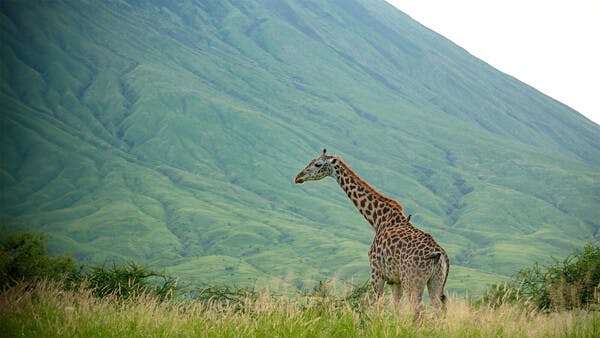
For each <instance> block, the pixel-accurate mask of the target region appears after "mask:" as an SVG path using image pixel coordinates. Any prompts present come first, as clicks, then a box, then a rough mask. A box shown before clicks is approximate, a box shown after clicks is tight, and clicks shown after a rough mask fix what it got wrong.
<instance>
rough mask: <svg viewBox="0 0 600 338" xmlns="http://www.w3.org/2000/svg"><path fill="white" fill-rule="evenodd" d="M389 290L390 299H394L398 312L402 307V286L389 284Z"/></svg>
mask: <svg viewBox="0 0 600 338" xmlns="http://www.w3.org/2000/svg"><path fill="white" fill-rule="evenodd" d="M390 288H391V289H392V297H393V298H394V305H395V306H396V309H397V310H400V308H401V307H402V285H401V284H398V283H396V284H390Z"/></svg>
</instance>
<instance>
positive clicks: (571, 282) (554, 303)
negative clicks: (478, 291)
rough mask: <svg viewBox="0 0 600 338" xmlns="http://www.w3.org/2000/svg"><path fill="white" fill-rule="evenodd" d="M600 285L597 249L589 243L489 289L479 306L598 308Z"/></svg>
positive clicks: (519, 273) (599, 265)
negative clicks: (509, 304)
mask: <svg viewBox="0 0 600 338" xmlns="http://www.w3.org/2000/svg"><path fill="white" fill-rule="evenodd" d="M598 286H600V246H599V245H598V243H589V244H587V245H586V246H585V247H584V248H583V249H578V250H574V251H573V252H572V253H571V254H569V255H568V256H567V257H566V258H564V259H563V260H562V261H560V260H557V259H554V262H553V263H552V264H551V265H550V266H548V267H545V268H544V267H542V266H540V264H539V263H537V262H536V263H534V264H533V266H532V267H530V268H526V269H522V270H520V271H519V272H518V273H517V274H515V275H514V276H513V277H512V280H511V281H509V282H508V283H506V284H503V285H502V284H497V285H494V286H492V287H491V288H489V289H488V290H487V291H486V292H485V293H484V295H483V296H482V297H481V298H480V299H479V303H484V304H490V305H493V306H499V305H502V304H504V303H516V302H519V303H528V304H531V305H533V306H534V307H536V308H538V309H540V310H550V309H574V308H589V307H592V306H597V303H598V292H599V291H598Z"/></svg>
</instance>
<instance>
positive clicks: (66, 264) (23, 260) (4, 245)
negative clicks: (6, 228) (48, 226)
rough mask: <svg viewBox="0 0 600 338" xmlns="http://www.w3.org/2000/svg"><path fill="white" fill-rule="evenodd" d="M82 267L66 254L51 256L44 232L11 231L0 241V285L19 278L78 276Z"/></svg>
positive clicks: (10, 283)
mask: <svg viewBox="0 0 600 338" xmlns="http://www.w3.org/2000/svg"><path fill="white" fill-rule="evenodd" d="M80 273H81V267H80V266H79V267H78V266H77V264H76V262H75V260H74V259H73V258H72V257H70V256H67V255H61V256H56V257H50V256H48V250H47V249H46V239H45V238H44V236H43V235H42V234H34V233H29V232H22V233H10V234H8V236H7V237H6V238H5V239H4V240H2V242H1V244H0V287H2V288H4V287H7V286H11V285H14V284H15V283H16V282H18V281H20V280H27V281H36V280H40V279H44V278H46V279H54V280H59V279H68V280H70V279H78V278H79V274H80Z"/></svg>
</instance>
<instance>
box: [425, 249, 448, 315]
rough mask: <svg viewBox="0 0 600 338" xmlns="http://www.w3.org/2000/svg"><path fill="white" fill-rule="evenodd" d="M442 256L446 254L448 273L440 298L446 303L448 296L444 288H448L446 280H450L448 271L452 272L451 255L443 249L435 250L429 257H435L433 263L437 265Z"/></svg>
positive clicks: (445, 260) (445, 261) (445, 276)
mask: <svg viewBox="0 0 600 338" xmlns="http://www.w3.org/2000/svg"><path fill="white" fill-rule="evenodd" d="M440 256H444V263H445V265H446V268H445V270H446V274H445V275H444V282H443V283H442V294H441V296H440V300H441V301H442V303H444V304H445V303H446V300H447V298H448V297H447V296H446V292H445V291H444V290H445V288H446V281H448V273H449V272H450V257H448V254H447V253H446V251H445V250H443V249H442V250H441V251H438V252H434V253H433V254H431V255H429V257H428V258H430V259H433V264H434V265H437V264H438V262H439V261H440Z"/></svg>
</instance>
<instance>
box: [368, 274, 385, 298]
mask: <svg viewBox="0 0 600 338" xmlns="http://www.w3.org/2000/svg"><path fill="white" fill-rule="evenodd" d="M371 286H372V287H373V296H374V298H375V299H374V300H375V303H376V304H377V303H380V302H381V300H382V299H383V277H382V276H381V275H380V274H379V273H377V271H376V270H375V269H374V268H371Z"/></svg>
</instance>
